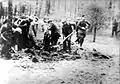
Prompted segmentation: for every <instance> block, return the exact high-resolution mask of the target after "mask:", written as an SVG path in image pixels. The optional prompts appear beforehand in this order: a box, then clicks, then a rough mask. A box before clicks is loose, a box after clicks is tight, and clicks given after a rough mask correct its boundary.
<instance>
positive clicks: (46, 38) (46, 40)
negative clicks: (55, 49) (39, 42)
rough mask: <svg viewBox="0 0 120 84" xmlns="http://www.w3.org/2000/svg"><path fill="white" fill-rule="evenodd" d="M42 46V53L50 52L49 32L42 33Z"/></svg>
mask: <svg viewBox="0 0 120 84" xmlns="http://www.w3.org/2000/svg"><path fill="white" fill-rule="evenodd" d="M43 44H44V47H43V49H44V51H48V52H50V50H51V48H50V46H51V33H50V30H47V31H45V33H44V39H43Z"/></svg>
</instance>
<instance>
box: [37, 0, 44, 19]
mask: <svg viewBox="0 0 120 84" xmlns="http://www.w3.org/2000/svg"><path fill="white" fill-rule="evenodd" d="M42 4H43V0H41V2H40V7H39V14H38V17H40V15H41V10H42Z"/></svg>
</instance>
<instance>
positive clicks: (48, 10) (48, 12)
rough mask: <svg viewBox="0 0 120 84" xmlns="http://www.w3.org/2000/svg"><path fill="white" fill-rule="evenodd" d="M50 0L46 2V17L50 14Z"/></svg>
mask: <svg viewBox="0 0 120 84" xmlns="http://www.w3.org/2000/svg"><path fill="white" fill-rule="evenodd" d="M50 8H51V7H50V0H46V13H45V14H46V15H47V16H48V15H49V14H50Z"/></svg>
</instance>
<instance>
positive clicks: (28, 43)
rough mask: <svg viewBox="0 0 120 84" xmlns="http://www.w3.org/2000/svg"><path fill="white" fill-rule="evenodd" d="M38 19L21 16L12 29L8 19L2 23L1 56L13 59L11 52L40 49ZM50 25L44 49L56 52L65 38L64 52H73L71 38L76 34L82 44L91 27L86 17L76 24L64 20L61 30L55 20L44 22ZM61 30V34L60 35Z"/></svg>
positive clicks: (45, 33)
mask: <svg viewBox="0 0 120 84" xmlns="http://www.w3.org/2000/svg"><path fill="white" fill-rule="evenodd" d="M38 20H39V19H38V18H37V17H27V16H21V17H20V16H19V17H13V21H12V24H11V27H8V19H5V21H4V22H3V23H2V26H1V28H0V35H1V36H0V40H1V42H0V43H1V45H2V49H1V56H2V57H7V58H10V57H11V52H10V51H11V50H12V51H14V52H16V51H19V50H22V49H26V48H33V47H34V48H39V47H38V46H37V45H36V41H35V40H36V37H37V31H38ZM44 22H46V23H47V24H48V26H46V27H47V28H46V31H45V32H44V38H43V49H44V50H45V51H49V52H50V51H52V50H54V49H55V48H54V46H55V45H57V44H58V40H59V38H60V37H61V36H63V40H64V41H63V51H65V52H71V36H72V35H73V33H74V32H76V36H77V40H76V42H77V43H78V44H80V47H82V44H83V42H84V38H85V37H86V29H88V28H89V27H90V24H89V22H87V21H86V20H85V19H84V15H83V16H82V19H81V18H77V20H76V21H75V22H74V23H71V22H70V19H65V20H62V21H61V22H62V26H61V28H58V26H57V25H56V24H55V23H54V21H53V19H49V20H48V21H44ZM60 29H61V33H60Z"/></svg>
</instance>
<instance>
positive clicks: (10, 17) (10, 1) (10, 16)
mask: <svg viewBox="0 0 120 84" xmlns="http://www.w3.org/2000/svg"><path fill="white" fill-rule="evenodd" d="M7 25H8V27H9V28H11V25H12V0H9V1H8V24H7Z"/></svg>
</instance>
